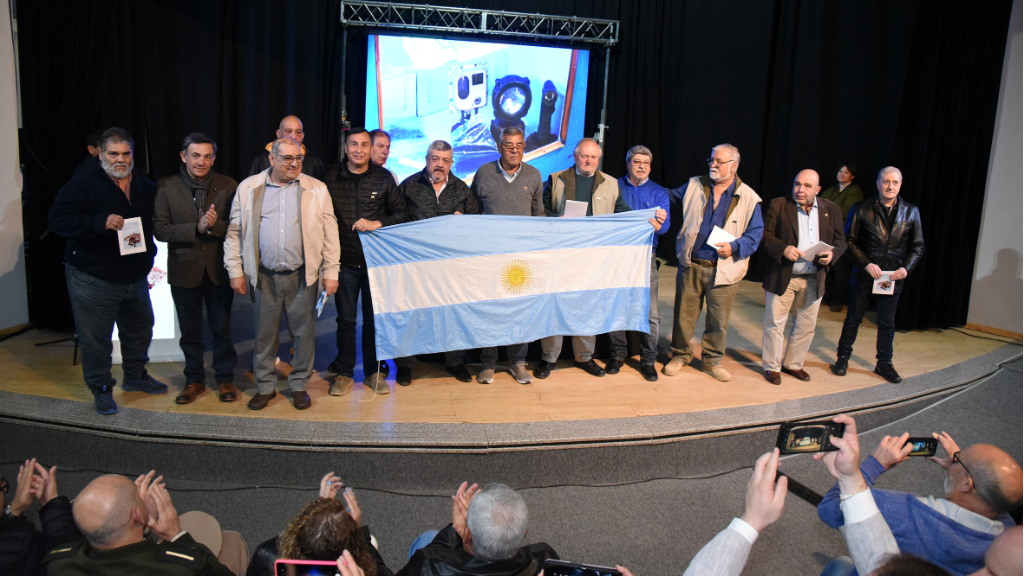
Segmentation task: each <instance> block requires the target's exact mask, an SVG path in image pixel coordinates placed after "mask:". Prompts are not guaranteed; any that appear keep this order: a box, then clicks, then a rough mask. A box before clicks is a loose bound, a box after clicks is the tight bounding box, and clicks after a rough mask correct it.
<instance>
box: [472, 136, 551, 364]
mask: <svg viewBox="0 0 1024 576" xmlns="http://www.w3.org/2000/svg"><path fill="white" fill-rule="evenodd" d="M500 142H501V145H500V146H499V147H498V152H499V154H500V157H499V158H498V159H497V160H495V161H494V162H488V163H487V164H484V165H483V166H481V167H480V168H479V169H478V170H477V171H476V175H475V176H473V186H472V190H473V195H474V196H475V197H476V199H477V202H479V204H480V207H481V211H482V212H483V213H484V214H501V215H504V216H544V180H543V179H542V178H541V177H540V170H537V169H536V168H534V167H533V166H530V165H529V164H527V163H526V162H523V151H524V150H525V149H526V144H525V140H524V138H523V131H522V130H520V129H518V128H515V127H508V128H505V129H503V130H502V131H501V136H500ZM529 346H530V344H529V342H525V343H522V344H509V346H508V348H507V349H506V352H507V353H508V367H509V372H510V373H511V374H512V377H513V378H515V380H516V382H519V383H520V384H529V383H531V382H533V376H530V372H529V371H527V370H526V352H527V349H528V348H529ZM497 362H498V348H497V347H495V346H490V347H487V348H484V349H482V350H481V351H480V373H479V374H477V376H476V380H477V382H479V383H481V384H490V383H491V382H493V381H494V367H495V365H496V364H497Z"/></svg>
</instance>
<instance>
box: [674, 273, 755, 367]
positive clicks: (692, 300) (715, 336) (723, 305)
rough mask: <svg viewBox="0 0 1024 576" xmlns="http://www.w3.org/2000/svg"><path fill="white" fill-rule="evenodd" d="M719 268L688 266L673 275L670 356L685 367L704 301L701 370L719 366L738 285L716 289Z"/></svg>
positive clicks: (689, 357) (690, 354)
mask: <svg viewBox="0 0 1024 576" xmlns="http://www.w3.org/2000/svg"><path fill="white" fill-rule="evenodd" d="M717 272H718V268H705V267H703V266H698V265H697V264H690V267H689V268H686V269H685V270H681V271H680V272H679V273H678V276H676V301H675V307H674V310H673V314H672V316H673V325H672V354H673V355H674V356H681V357H682V359H683V362H684V364H689V363H690V360H693V345H691V344H690V339H691V338H693V332H694V330H695V329H696V327H697V319H698V318H699V317H700V310H701V308H703V307H704V302H705V300H706V301H707V304H708V313H707V316H705V317H704V336H703V337H702V338H701V351H702V353H701V359H702V360H703V361H704V367H705V368H710V367H711V366H715V365H718V364H721V363H722V356H725V343H726V337H727V336H728V334H729V314H730V313H731V312H732V303H733V301H734V300H735V299H736V291H737V290H739V283H738V282H737V283H735V284H728V285H726V286H715V275H716V274H717Z"/></svg>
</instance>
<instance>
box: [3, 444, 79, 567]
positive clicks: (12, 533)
mask: <svg viewBox="0 0 1024 576" xmlns="http://www.w3.org/2000/svg"><path fill="white" fill-rule="evenodd" d="M36 470H38V471H39V472H40V476H36V475H35V474H33V472H34V471H36ZM8 491H9V484H8V482H7V479H6V478H0V508H3V516H2V517H0V574H4V575H11V576H34V575H36V574H39V573H40V570H41V567H42V561H43V556H44V554H45V553H46V550H47V549H49V548H51V547H53V546H56V545H57V544H60V543H62V542H66V541H70V540H75V539H76V538H80V537H81V534H80V533H79V532H78V529H77V528H76V527H75V522H74V519H73V518H72V517H71V502H70V501H68V499H67V497H65V496H57V468H56V467H53V468H51V469H50V470H47V469H46V468H44V467H43V466H42V465H40V464H38V463H37V462H36V460H35V458H33V459H32V460H26V461H25V463H24V464H22V465H21V467H20V468H19V469H18V480H17V485H16V486H15V489H14V498H12V499H11V502H10V503H9V504H5V495H6V494H7V493H8ZM33 497H34V498H36V499H37V500H38V501H39V504H40V505H41V506H42V507H41V508H40V509H39V522H40V524H42V526H43V532H42V533H40V532H39V531H38V530H37V529H36V527H35V525H33V523H32V521H31V520H29V519H28V518H27V517H26V515H25V513H26V512H27V511H28V509H29V506H30V505H31V504H32V498H33Z"/></svg>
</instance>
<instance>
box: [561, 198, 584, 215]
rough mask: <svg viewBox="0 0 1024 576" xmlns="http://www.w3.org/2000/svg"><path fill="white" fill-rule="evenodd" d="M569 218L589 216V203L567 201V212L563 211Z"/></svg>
mask: <svg viewBox="0 0 1024 576" xmlns="http://www.w3.org/2000/svg"><path fill="white" fill-rule="evenodd" d="M562 214H564V215H565V216H566V217H568V218H583V217H584V216H586V215H587V203H586V202H579V201H577V200H566V201H565V210H563V211H562Z"/></svg>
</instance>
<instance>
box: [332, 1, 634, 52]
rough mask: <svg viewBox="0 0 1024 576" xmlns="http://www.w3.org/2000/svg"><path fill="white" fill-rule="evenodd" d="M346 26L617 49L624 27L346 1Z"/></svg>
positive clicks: (343, 6)
mask: <svg viewBox="0 0 1024 576" xmlns="http://www.w3.org/2000/svg"><path fill="white" fill-rule="evenodd" d="M341 23H342V24H343V25H345V26H371V27H375V28H397V29H402V30H421V31H429V32H434V33H438V32H440V33H459V34H493V35H500V36H512V37H518V38H532V39H536V40H560V41H569V42H587V43H592V44H601V45H604V46H606V47H607V46H613V45H615V44H616V43H617V42H618V41H619V21H618V20H601V19H597V18H579V17H576V16H552V15H548V14H525V13H522V12H505V11H493V10H473V9H469V8H452V7H448V6H429V5H416V4H395V3H391V2H349V1H346V0H342V1H341Z"/></svg>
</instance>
